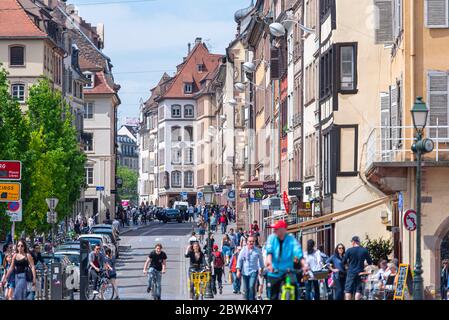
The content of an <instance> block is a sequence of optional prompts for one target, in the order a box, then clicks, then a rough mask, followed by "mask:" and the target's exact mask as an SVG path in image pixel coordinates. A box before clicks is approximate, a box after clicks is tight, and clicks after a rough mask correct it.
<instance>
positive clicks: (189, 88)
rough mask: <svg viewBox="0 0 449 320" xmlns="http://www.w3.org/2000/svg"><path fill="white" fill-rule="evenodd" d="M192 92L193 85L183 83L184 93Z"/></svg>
mask: <svg viewBox="0 0 449 320" xmlns="http://www.w3.org/2000/svg"><path fill="white" fill-rule="evenodd" d="M192 92H193V83H191V82H186V83H184V93H192Z"/></svg>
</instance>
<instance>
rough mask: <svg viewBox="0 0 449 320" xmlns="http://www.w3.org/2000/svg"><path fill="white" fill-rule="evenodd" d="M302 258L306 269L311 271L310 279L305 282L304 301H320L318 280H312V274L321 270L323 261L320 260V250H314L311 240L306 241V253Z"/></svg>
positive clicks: (313, 242) (313, 243)
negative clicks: (306, 266)
mask: <svg viewBox="0 0 449 320" xmlns="http://www.w3.org/2000/svg"><path fill="white" fill-rule="evenodd" d="M304 258H305V260H306V263H307V265H308V269H309V270H310V271H311V272H310V276H311V277H310V278H309V280H307V282H306V300H320V284H319V282H318V280H315V279H314V278H313V272H315V271H320V270H322V269H323V259H322V258H321V252H320V250H316V249H315V241H313V240H312V239H310V240H309V241H307V251H306V252H305V254H304ZM312 289H313V295H312Z"/></svg>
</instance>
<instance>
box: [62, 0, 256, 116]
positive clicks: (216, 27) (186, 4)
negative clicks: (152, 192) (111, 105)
mask: <svg viewBox="0 0 449 320" xmlns="http://www.w3.org/2000/svg"><path fill="white" fill-rule="evenodd" d="M116 1H120V2H121V3H116V4H110V3H111V2H116ZM128 1H129V2H128ZM68 2H69V3H71V4H74V5H75V6H76V8H77V9H78V11H79V14H80V16H81V17H83V19H85V20H86V21H87V22H89V23H91V24H92V25H96V24H97V23H103V24H104V28H105V48H104V50H103V51H104V53H105V54H106V55H108V56H109V57H110V58H111V61H112V64H113V66H114V68H113V69H112V71H113V74H114V78H115V82H116V83H118V84H119V85H121V89H120V91H119V96H120V99H121V101H122V104H121V105H120V106H119V109H118V110H119V112H118V117H119V122H120V123H121V121H122V120H123V119H124V118H125V117H138V116H139V105H140V101H141V99H142V100H143V101H145V100H147V99H148V98H149V95H150V89H151V88H153V87H154V86H155V85H156V84H157V82H158V81H159V79H160V78H161V76H162V74H163V72H164V71H166V72H167V73H168V74H169V75H173V73H174V71H175V70H176V65H178V64H179V63H181V62H182V59H183V57H185V56H186V55H187V43H189V42H190V43H192V44H193V43H194V41H195V38H196V37H201V38H202V39H203V41H204V42H205V43H206V45H207V46H208V48H209V50H210V51H211V52H213V53H221V54H224V53H225V49H226V47H227V46H228V44H229V43H230V42H231V41H232V40H233V39H234V36H235V33H236V23H235V22H234V13H235V12H236V11H237V10H239V9H242V8H245V7H247V6H248V5H249V4H250V3H251V0H147V1H145V0H138V1H136V0H89V1H87V0H72V1H68ZM101 2H108V4H97V3H101ZM126 2H128V3H126ZM86 4H89V5H86ZM192 47H193V45H192Z"/></svg>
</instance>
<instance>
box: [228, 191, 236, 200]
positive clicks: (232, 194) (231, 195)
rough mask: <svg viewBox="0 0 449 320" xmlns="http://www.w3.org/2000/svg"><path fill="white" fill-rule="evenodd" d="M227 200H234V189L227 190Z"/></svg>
mask: <svg viewBox="0 0 449 320" xmlns="http://www.w3.org/2000/svg"><path fill="white" fill-rule="evenodd" d="M228 201H235V191H234V190H229V191H228Z"/></svg>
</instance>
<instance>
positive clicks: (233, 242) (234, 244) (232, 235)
mask: <svg viewBox="0 0 449 320" xmlns="http://www.w3.org/2000/svg"><path fill="white" fill-rule="evenodd" d="M228 235H229V239H231V253H234V250H235V248H236V247H237V246H238V245H239V244H238V242H237V234H236V233H235V232H234V228H231V229H229V234H228Z"/></svg>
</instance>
